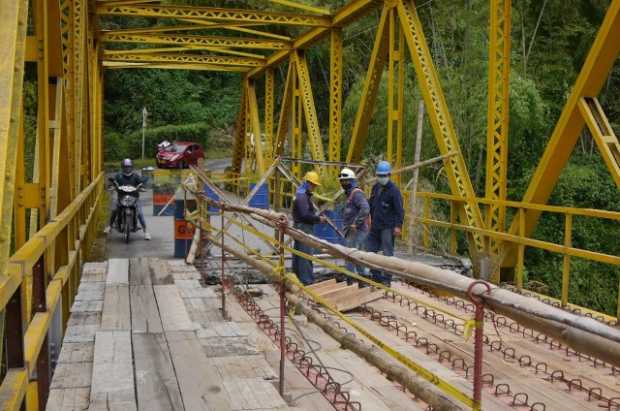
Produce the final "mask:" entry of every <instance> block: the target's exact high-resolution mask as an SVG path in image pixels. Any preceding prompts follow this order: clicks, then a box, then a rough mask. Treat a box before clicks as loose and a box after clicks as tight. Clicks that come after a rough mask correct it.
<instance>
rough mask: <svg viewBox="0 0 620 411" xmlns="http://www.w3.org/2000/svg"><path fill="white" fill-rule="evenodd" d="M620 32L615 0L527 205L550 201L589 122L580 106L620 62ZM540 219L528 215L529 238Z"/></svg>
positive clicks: (619, 7) (534, 214)
mask: <svg viewBox="0 0 620 411" xmlns="http://www.w3.org/2000/svg"><path fill="white" fill-rule="evenodd" d="M618 33H620V0H614V1H612V2H611V4H610V5H609V8H608V9H607V13H606V14H605V18H604V20H603V23H602V24H601V27H600V28H599V31H598V34H597V35H596V38H595V40H594V43H593V44H592V47H591V48H590V51H589V53H588V56H587V57H586V60H585V62H584V63H583V66H582V68H581V71H580V73H579V76H578V77H577V80H576V82H575V85H574V87H573V88H572V91H571V94H570V97H569V98H568V100H567V102H566V104H565V105H564V109H563V110H562V114H561V115H560V119H559V120H558V122H557V124H556V126H555V129H554V130H553V133H552V134H551V138H550V139H549V142H548V143H547V147H546V148H545V152H544V153H543V156H542V158H541V160H540V162H539V163H538V166H537V167H536V171H535V172H534V175H533V176H532V180H531V181H530V184H529V186H528V189H527V191H526V193H525V195H524V196H523V202H526V203H539V204H545V203H546V202H547V200H549V196H550V195H551V192H552V191H553V188H554V187H555V184H556V183H557V181H558V178H559V176H560V173H561V172H562V170H563V169H564V166H565V165H566V163H567V162H568V159H569V157H570V155H571V153H572V151H573V148H574V147H575V144H576V143H577V139H578V138H579V136H580V135H581V131H582V130H583V126H584V122H585V121H584V117H583V115H582V114H581V113H580V111H579V103H580V101H581V99H582V98H584V97H596V96H597V95H598V94H599V92H600V91H601V88H602V87H603V85H604V84H605V82H606V81H607V78H608V75H609V72H610V71H611V69H612V67H613V65H614V63H615V62H616V61H617V57H618V54H619V53H620V41H618V39H619V38H620V37H619V36H618ZM539 217H540V212H538V211H528V212H527V213H525V234H526V235H530V234H531V233H532V232H533V231H534V228H535V227H536V224H537V222H538V218H539ZM517 230H518V224H517V223H516V222H513V223H512V225H511V227H510V232H511V233H513V234H514V233H516V232H517Z"/></svg>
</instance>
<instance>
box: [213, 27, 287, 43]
mask: <svg viewBox="0 0 620 411" xmlns="http://www.w3.org/2000/svg"><path fill="white" fill-rule="evenodd" d="M247 26H249V25H245V26H244V25H241V24H237V25H225V26H223V28H225V29H226V30H232V31H238V32H240V33H246V34H253V35H256V36H263V37H268V38H272V39H276V40H282V41H291V40H293V39H292V38H291V37H289V36H284V35H282V34H276V33H269V32H267V31H261V30H255V29H250V28H248V27H247Z"/></svg>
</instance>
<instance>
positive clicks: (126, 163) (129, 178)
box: [104, 158, 151, 240]
mask: <svg viewBox="0 0 620 411" xmlns="http://www.w3.org/2000/svg"><path fill="white" fill-rule="evenodd" d="M114 181H116V184H118V185H119V186H132V187H138V186H139V185H140V184H144V183H145V182H146V178H143V177H141V176H139V175H138V174H137V173H136V172H135V171H134V169H133V162H132V161H131V159H130V158H126V159H124V160H123V161H121V171H120V172H118V173H116V176H114ZM130 195H133V196H135V197H138V198H139V197H140V192H139V191H138V190H136V191H135V192H133V193H131V194H130ZM112 207H113V208H112V215H111V216H110V225H108V226H107V227H106V228H105V230H104V233H106V234H108V233H109V232H110V231H111V230H112V227H113V226H114V221H115V220H116V217H117V215H118V201H113V202H112ZM136 212H137V213H138V221H139V222H140V225H141V226H142V231H143V232H144V239H145V240H150V239H151V234H149V232H148V231H147V230H146V221H145V220H144V213H143V212H142V204H141V203H140V200H139V199H138V201H136Z"/></svg>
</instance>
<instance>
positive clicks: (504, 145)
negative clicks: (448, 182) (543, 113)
mask: <svg viewBox="0 0 620 411" xmlns="http://www.w3.org/2000/svg"><path fill="white" fill-rule="evenodd" d="M511 2H512V0H490V16H489V22H490V24H489V80H488V106H487V161H486V188H485V195H486V197H487V198H489V199H492V200H505V199H506V187H507V173H508V125H509V100H510V46H511V38H510V31H511V17H512V14H511V8H512V4H511ZM505 218H506V209H505V208H504V207H501V206H496V205H491V207H490V208H489V210H488V216H487V225H488V226H489V228H490V229H492V230H497V231H503V230H504V228H505V227H504V221H505ZM498 247H499V244H497V242H496V241H491V247H490V251H491V253H492V254H494V255H496V254H497V253H498ZM493 274H494V276H495V277H497V275H498V274H499V273H497V272H496V273H493Z"/></svg>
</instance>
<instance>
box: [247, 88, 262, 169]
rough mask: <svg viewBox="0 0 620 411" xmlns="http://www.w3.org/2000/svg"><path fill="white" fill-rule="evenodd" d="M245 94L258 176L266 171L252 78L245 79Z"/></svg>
mask: <svg viewBox="0 0 620 411" xmlns="http://www.w3.org/2000/svg"><path fill="white" fill-rule="evenodd" d="M246 84H247V86H246V87H247V96H248V101H247V102H248V108H249V114H250V123H251V125H252V129H251V130H252V132H251V135H252V136H253V137H254V138H253V143H254V145H253V149H254V155H255V156H256V159H255V161H256V172H257V173H258V175H259V176H262V175H263V174H265V171H267V168H266V166H265V165H266V161H265V157H264V155H263V136H262V132H261V127H260V117H259V114H258V100H257V98H256V85H255V84H254V81H253V80H250V79H247V83H246ZM250 143H251V142H250Z"/></svg>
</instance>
